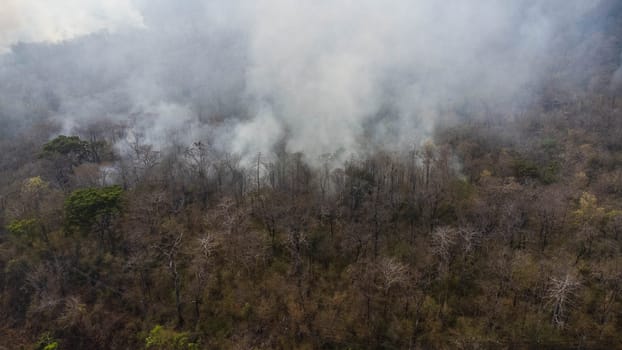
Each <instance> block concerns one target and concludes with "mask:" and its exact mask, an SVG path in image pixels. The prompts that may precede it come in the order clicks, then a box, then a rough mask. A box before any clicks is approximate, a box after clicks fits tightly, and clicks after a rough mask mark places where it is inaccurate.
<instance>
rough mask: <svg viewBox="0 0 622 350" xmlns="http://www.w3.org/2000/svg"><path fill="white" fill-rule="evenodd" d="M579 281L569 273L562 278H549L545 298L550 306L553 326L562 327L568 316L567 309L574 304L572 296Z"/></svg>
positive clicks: (573, 296)
mask: <svg viewBox="0 0 622 350" xmlns="http://www.w3.org/2000/svg"><path fill="white" fill-rule="evenodd" d="M580 286H581V283H579V281H577V279H576V277H574V275H572V274H571V273H566V275H565V276H564V277H562V278H557V277H551V278H550V279H549V283H548V288H547V291H546V298H547V299H548V303H547V304H548V305H550V306H551V308H552V313H553V318H552V322H553V325H554V326H555V327H558V328H564V326H565V324H566V320H567V318H568V311H569V309H570V308H571V307H572V306H573V305H574V298H575V297H576V293H577V290H578V289H579V287H580Z"/></svg>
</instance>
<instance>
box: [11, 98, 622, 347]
mask: <svg viewBox="0 0 622 350" xmlns="http://www.w3.org/2000/svg"><path fill="white" fill-rule="evenodd" d="M586 116H589V117H586ZM55 132H56V131H55V129H54V126H53V125H52V124H45V123H44V124H40V125H36V126H33V127H32V128H31V129H30V130H28V131H27V132H25V133H24V134H23V135H20V137H17V138H13V139H9V140H5V141H2V145H1V148H2V150H3V152H2V155H1V158H0V164H1V169H2V174H1V175H0V179H1V180H0V186H1V187H0V193H2V196H1V197H0V209H1V210H2V213H3V215H2V216H1V217H0V220H2V221H0V227H1V228H2V231H1V234H0V240H1V241H0V283H1V284H0V291H1V294H0V303H1V308H2V310H3V312H2V315H1V316H0V322H1V323H0V324H1V327H2V329H1V330H0V334H1V336H0V339H2V340H3V342H4V341H8V343H5V346H7V347H8V348H15V349H16V348H19V347H20V346H24V347H25V348H31V347H32V346H34V347H35V348H36V349H48V350H49V349H78V348H81V349H114V348H116V349H123V348H147V349H202V348H210V349H218V348H223V349H224V348H258V349H259V348H271V349H276V348H283V349H291V348H309V349H311V348H323V349H363V348H386V349H398V348H403V349H406V348H415V347H421V348H464V349H473V348H512V349H516V348H519V349H520V348H603V349H605V348H607V349H611V348H617V347H619V346H620V344H622V343H621V342H622V338H621V337H622V335H621V334H622V333H620V329H622V317H620V315H622V295H621V292H622V269H621V265H622V254H621V249H622V207H621V206H620V203H621V202H620V200H621V199H622V152H621V151H622V118H621V116H620V101H619V100H617V99H616V98H615V96H613V95H610V96H606V95H586V96H584V97H582V98H580V99H575V100H568V101H561V102H559V103H558V104H556V105H555V106H554V107H548V106H547V105H545V104H542V105H541V106H539V107H534V108H533V109H530V110H529V111H526V112H525V113H524V114H523V115H521V116H520V117H517V118H514V119H510V118H498V117H496V116H493V117H491V118H488V119H482V120H478V121H470V122H465V123H455V124H452V125H447V126H446V127H444V128H439V129H438V131H437V133H436V135H435V138H434V141H429V142H428V143H426V144H425V145H422V146H419V147H415V148H413V149H410V150H407V151H404V152H376V153H373V154H361V155H358V156H352V157H351V158H350V159H349V160H348V161H347V162H345V164H339V163H336V162H334V160H333V158H332V157H331V155H326V156H324V157H322V159H320V160H318V161H316V162H314V163H313V164H315V165H309V164H312V163H311V162H309V161H305V158H304V155H302V154H290V153H287V152H285V150H284V149H281V150H280V151H279V150H277V151H275V152H274V153H273V154H268V155H264V154H258V155H257V157H256V159H255V160H254V161H253V164H251V165H246V166H242V164H241V162H240V159H239V157H236V156H235V155H233V154H223V153H218V152H216V151H214V149H213V148H212V147H211V146H210V144H209V140H206V141H202V142H197V143H195V144H194V145H192V146H190V147H188V146H184V145H179V147H176V148H173V149H171V150H169V151H167V152H159V151H155V150H154V148H153V147H151V146H150V145H148V144H145V143H141V142H140V138H139V137H138V138H133V139H134V140H135V142H134V143H132V144H131V145H130V146H131V150H132V153H131V154H130V155H129V156H125V157H121V156H120V155H119V154H117V153H116V152H115V151H114V148H113V147H112V145H113V144H115V143H116V142H118V140H119V139H120V137H122V136H124V135H125V134H124V133H125V132H126V131H125V130H124V127H123V125H112V124H110V125H101V124H93V125H92V127H91V128H88V129H86V130H84V132H82V133H80V134H79V135H75V136H71V137H65V136H58V137H56V138H53V139H52V140H51V141H47V140H49V137H50V136H52V135H54V134H55ZM125 136H127V135H125Z"/></svg>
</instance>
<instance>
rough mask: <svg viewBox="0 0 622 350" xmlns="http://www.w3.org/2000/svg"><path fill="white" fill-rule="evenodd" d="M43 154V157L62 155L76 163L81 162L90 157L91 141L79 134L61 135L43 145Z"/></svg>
mask: <svg viewBox="0 0 622 350" xmlns="http://www.w3.org/2000/svg"><path fill="white" fill-rule="evenodd" d="M41 155H42V156H43V157H51V156H54V155H62V156H65V157H68V158H69V159H71V160H72V161H73V162H75V163H81V162H83V161H86V160H88V159H89V155H90V152H89V143H88V142H86V141H83V140H81V139H80V138H79V137H78V136H65V135H60V136H58V137H56V138H54V139H53V140H51V141H49V142H47V143H45V144H44V145H43V153H42V154H41Z"/></svg>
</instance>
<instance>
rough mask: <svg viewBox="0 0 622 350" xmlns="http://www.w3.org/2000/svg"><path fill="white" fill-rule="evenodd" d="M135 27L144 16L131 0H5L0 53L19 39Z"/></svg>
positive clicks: (64, 36)
mask: <svg viewBox="0 0 622 350" xmlns="http://www.w3.org/2000/svg"><path fill="white" fill-rule="evenodd" d="M136 26H142V16H141V15H140V13H139V12H138V11H136V9H135V8H134V6H132V3H131V2H130V0H106V1H97V0H54V1H39V0H3V1H2V6H1V7H0V53H1V52H3V51H7V50H8V49H9V46H10V45H11V44H13V43H15V42H17V41H24V42H38V41H48V42H59V41H62V40H68V39H72V38H75V37H77V36H81V35H84V34H88V33H92V32H94V31H98V30H102V29H105V30H110V31H118V30H122V29H124V28H127V27H136Z"/></svg>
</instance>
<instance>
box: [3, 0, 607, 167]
mask: <svg viewBox="0 0 622 350" xmlns="http://www.w3.org/2000/svg"><path fill="white" fill-rule="evenodd" d="M30 3H32V4H35V3H40V4H42V3H43V2H36V1H24V2H22V1H21V0H20V1H19V2H18V1H10V2H9V5H11V6H10V7H12V8H13V10H9V11H5V12H6V13H8V15H7V14H4V13H3V14H2V15H1V17H0V18H2V21H1V23H2V27H0V38H2V42H0V45H3V44H4V45H6V44H7V43H14V42H16V41H42V42H44V43H39V44H15V45H14V46H13V47H12V49H11V52H10V53H7V54H5V55H3V56H0V81H2V82H3V83H2V85H0V118H2V120H3V122H4V123H5V125H9V124H12V125H18V124H20V123H21V124H24V123H30V122H31V121H32V120H39V119H46V118H50V119H55V120H58V121H59V122H61V123H62V124H63V126H64V129H65V131H66V132H69V131H70V130H71V129H72V128H74V127H78V126H81V125H85V124H88V123H90V122H93V121H95V120H102V119H104V120H112V121H124V122H127V121H128V120H129V123H130V125H131V127H132V128H134V130H135V131H136V132H140V133H143V134H144V135H145V138H146V140H147V141H148V142H151V143H154V144H156V145H159V146H160V147H164V146H165V145H166V144H167V143H168V142H170V140H175V141H178V142H182V143H190V142H192V141H196V140H200V139H204V138H207V137H209V138H210V139H211V140H212V144H213V145H214V146H215V147H219V148H222V149H226V150H230V151H235V152H239V153H241V154H242V155H244V156H249V157H251V156H253V155H254V154H256V153H257V152H264V153H269V152H270V150H271V148H272V147H273V146H274V145H275V144H277V143H279V142H284V144H285V147H286V149H287V150H288V151H292V152H298V151H301V152H304V153H305V154H307V156H308V158H309V159H314V158H316V157H317V156H318V155H320V154H323V153H326V152H334V151H336V150H339V149H342V150H345V151H346V152H345V154H347V153H348V152H352V151H356V150H361V149H365V148H374V149H375V148H377V147H381V148H385V149H401V148H403V147H406V146H410V145H413V144H415V143H417V142H420V141H421V139H422V138H424V137H426V136H429V135H430V133H431V131H432V130H433V128H434V127H435V125H436V124H437V123H439V122H440V121H441V120H445V119H452V118H457V117H460V116H464V114H468V113H469V112H468V111H469V110H471V109H470V107H472V106H474V105H478V106H485V107H486V110H492V111H494V113H500V112H502V111H505V112H507V111H511V110H512V109H513V108H519V107H520V106H522V105H524V104H526V103H529V102H530V101H531V99H532V98H533V96H532V95H533V94H536V93H537V91H538V88H539V87H540V85H541V84H542V77H543V76H545V75H546V74H547V72H549V71H550V70H551V69H552V68H553V67H554V66H555V64H556V61H557V60H558V59H559V57H560V56H562V55H563V52H564V50H566V49H567V47H568V46H569V45H573V44H576V43H569V42H567V41H568V40H570V39H568V35H567V33H574V32H577V31H580V29H578V28H579V27H580V23H583V22H584V21H585V20H586V19H585V18H587V17H586V16H587V15H588V14H590V13H591V11H593V9H594V8H596V7H597V6H598V5H599V3H600V2H599V1H583V0H550V1H536V0H514V1H496V0H478V1H469V2H466V1H459V0H449V1H443V2H439V1H435V0H421V1H406V0H395V1H383V2H380V1H372V0H358V1H352V0H331V1H329V0H319V1H297V0H265V1H243V0H242V1H224V0H223V1H218V0H217V1H199V0H189V1H173V0H149V1H147V0H134V1H133V2H131V3H130V2H127V1H125V2H124V1H121V0H117V1H111V2H101V1H100V2H92V3H93V4H95V3H98V4H99V3H102V4H103V3H107V4H109V5H105V6H104V5H99V6H100V7H97V8H96V7H89V6H91V5H87V6H86V10H85V12H84V13H85V14H86V15H85V16H83V17H80V18H81V21H78V22H75V23H72V21H71V18H72V17H71V16H70V15H69V13H70V12H71V11H68V10H66V8H65V9H64V10H63V6H62V5H63V4H64V5H66V6H68V5H69V4H72V5H73V6H76V7H80V6H83V8H84V5H79V4H78V3H81V4H82V3H84V4H89V3H91V2H76V1H74V2H72V1H69V0H63V1H49V2H45V4H46V5H40V4H39V5H37V6H40V7H41V6H45V7H46V8H50V9H52V8H54V9H56V10H55V11H57V12H58V11H65V12H66V14H65V15H62V14H61V15H58V18H57V20H56V21H52V24H49V21H48V19H47V18H40V17H36V16H35V17H32V18H31V19H29V20H28V22H24V19H23V18H24V16H16V15H14V13H16V12H15V11H16V10H15V8H18V7H21V9H26V8H28V6H31V7H32V8H35V7H36V6H35V5H23V4H30ZM24 6H25V7H24ZM93 6H95V5H93ZM18 11H20V10H19V9H18ZM21 11H25V10H21ZM92 14H94V16H93V18H92V19H89V16H90V15H92ZM64 16H67V17H64ZM7 18H8V20H7ZM46 21H48V22H46ZM582 21H583V22H582ZM46 23H47V24H46ZM54 23H63V24H64V25H65V29H62V28H61V29H58V30H56V32H54V34H49V33H48V32H47V31H46V29H45V28H54ZM31 24H34V27H33V28H40V29H34V30H33V31H32V32H28V31H25V29H24V28H26V27H30V25H31ZM583 26H584V25H583ZM16 28H17V29H16ZM41 28H43V29H41ZM101 29H105V30H106V31H105V32H101V31H100V30H101ZM16 33H17V34H16ZM24 33H26V34H24ZM58 33H61V34H58ZM87 33H89V35H83V36H80V35H82V34H87ZM576 37H581V36H580V35H578V36H576ZM573 38H574V37H573ZM62 39H66V40H64V41H60V42H59V40H62ZM573 40H574V39H573ZM50 42H53V43H50ZM505 112H504V113H505ZM6 130H8V128H7V129H6Z"/></svg>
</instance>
